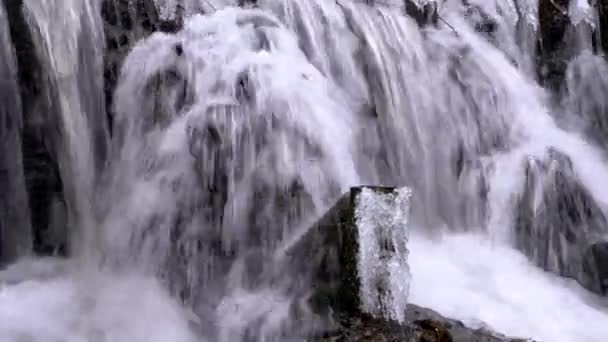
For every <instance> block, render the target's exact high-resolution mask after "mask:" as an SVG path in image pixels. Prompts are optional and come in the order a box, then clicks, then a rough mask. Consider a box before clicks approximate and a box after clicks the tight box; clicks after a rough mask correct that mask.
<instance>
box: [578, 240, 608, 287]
mask: <svg viewBox="0 0 608 342" xmlns="http://www.w3.org/2000/svg"><path fill="white" fill-rule="evenodd" d="M583 272H584V276H585V283H586V286H587V287H588V288H589V289H591V290H592V291H594V292H596V293H600V294H603V295H608V242H599V243H596V244H593V245H591V247H589V248H588V249H587V251H586V252H585V254H584V256H583Z"/></svg>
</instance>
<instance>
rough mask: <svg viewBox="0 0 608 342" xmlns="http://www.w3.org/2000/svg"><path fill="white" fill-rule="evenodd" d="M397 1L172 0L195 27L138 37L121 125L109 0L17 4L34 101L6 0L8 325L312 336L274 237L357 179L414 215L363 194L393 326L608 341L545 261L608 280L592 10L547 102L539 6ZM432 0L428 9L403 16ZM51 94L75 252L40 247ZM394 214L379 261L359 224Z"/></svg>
mask: <svg viewBox="0 0 608 342" xmlns="http://www.w3.org/2000/svg"><path fill="white" fill-rule="evenodd" d="M9 1H10V0H9ZM104 1H106V0H104ZM107 1H110V0H107ZM125 2H126V1H125ZM406 3H407V4H406V6H404V2H402V1H397V0H387V1H352V0H338V1H327V0H287V1H277V0H259V1H234V3H233V2H231V1H211V0H204V1H197V0H190V1H169V0H163V1H161V0H158V1H156V5H157V6H158V8H159V10H160V16H161V17H162V18H163V19H164V20H175V19H176V18H179V19H180V20H181V19H182V18H183V19H184V26H183V28H182V29H181V30H179V31H177V32H174V33H160V32H159V33H155V34H153V35H152V36H150V37H148V38H146V39H144V40H142V41H140V42H138V43H137V44H136V45H135V46H133V48H132V49H131V51H130V52H129V55H128V56H127V57H126V59H125V60H124V62H123V64H122V68H121V72H120V77H119V79H118V84H117V86H116V88H115V90H114V94H113V96H112V101H113V103H112V108H111V113H112V130H111V131H112V136H111V138H110V137H109V133H108V129H107V126H106V120H105V119H106V108H104V107H105V106H104V104H103V99H104V93H103V89H104V87H103V84H102V80H103V60H102V57H101V56H102V44H103V40H104V37H103V34H102V31H101V30H102V27H101V26H102V22H101V17H100V14H101V13H100V12H101V6H100V1H63V2H57V1H50V0H49V1H43V0H38V1H35V0H24V1H23V6H20V7H19V11H20V13H22V15H23V17H24V18H25V21H26V23H27V28H28V30H29V32H30V35H31V37H32V41H33V44H34V45H35V56H36V60H37V63H39V64H40V66H41V68H42V69H43V70H44V72H43V75H44V77H42V80H41V84H42V85H41V88H42V89H43V91H42V93H43V94H44V96H41V98H42V99H41V100H38V101H40V103H41V105H40V106H38V107H36V108H37V109H36V108H35V109H34V110H30V111H28V112H26V111H23V110H22V108H21V107H20V106H19V97H20V94H19V91H18V87H19V85H18V81H19V80H18V79H17V78H18V76H17V73H16V71H15V70H16V68H17V65H18V63H17V61H16V59H17V58H16V57H15V56H19V52H20V51H16V50H15V51H14V50H13V47H12V46H13V44H14V40H15V39H14V37H13V38H11V35H10V34H6V32H8V31H7V30H5V28H7V27H8V26H9V20H15V19H12V18H8V17H7V16H6V14H5V12H4V9H5V7H6V8H11V9H14V7H9V6H15V5H14V4H15V3H13V4H8V2H7V1H5V2H4V4H3V5H0V44H1V45H0V56H1V57H2V61H0V75H2V76H3V77H2V79H0V82H1V83H0V90H1V91H2V93H0V105H2V106H3V107H1V108H0V114H2V115H3V116H2V117H1V118H0V124H1V126H0V139H2V141H1V143H2V147H1V151H3V152H6V153H3V154H2V155H0V171H2V173H1V174H0V175H2V179H0V186H1V188H0V189H1V190H2V191H3V192H4V194H7V196H4V198H2V199H0V209H2V210H3V211H1V212H0V246H1V247H2V249H1V250H0V256H1V257H2V258H3V259H5V260H9V259H11V260H12V259H14V258H15V257H17V256H21V257H23V260H21V261H18V262H17V263H14V264H12V265H10V266H9V267H8V268H6V269H5V270H3V271H0V286H2V287H1V288H0V339H2V340H3V341H4V340H6V341H19V340H22V339H28V338H29V339H30V340H34V341H49V340H51V341H52V340H66V339H78V338H79V339H83V340H86V341H168V340H171V341H198V340H210V341H240V340H242V341H258V340H264V341H267V340H279V341H285V340H302V339H304V337H305V336H308V335H310V334H311V333H313V332H315V331H317V329H321V328H323V327H324V324H325V323H326V322H324V319H323V318H321V317H318V316H316V315H315V314H313V312H312V311H311V310H310V308H309V307H308V305H307V304H306V301H305V298H306V296H307V294H308V292H309V290H310V288H311V286H312V284H309V283H305V282H304V283H302V282H300V281H298V280H295V279H299V278H298V277H296V274H294V273H295V271H291V270H287V269H285V267H280V265H281V260H278V259H280V257H281V255H282V254H281V253H280V251H282V250H283V247H284V246H285V244H289V243H293V241H294V239H296V240H297V238H298V237H299V236H301V234H302V231H305V230H306V229H307V227H309V226H310V225H311V224H312V223H313V222H315V221H316V219H317V218H319V217H320V216H321V215H322V214H323V212H324V211H325V210H327V209H328V208H329V207H330V206H331V205H332V204H333V203H334V202H335V201H336V200H337V199H338V198H339V196H340V195H341V194H342V193H344V192H345V191H346V190H347V189H348V188H349V187H350V186H353V185H358V184H383V185H391V186H394V185H398V186H407V187H409V188H411V190H412V192H411V217H410V218H409V220H406V219H407V217H395V216H391V215H390V214H389V212H388V211H387V210H386V208H385V207H383V206H381V205H380V204H379V201H380V199H379V198H380V197H378V198H376V196H374V195H373V194H366V195H364V196H363V197H361V202H360V203H359V207H360V208H359V209H360V211H359V212H358V214H357V215H358V224H359V225H360V227H359V230H360V235H361V238H362V239H364V240H363V241H361V243H360V244H361V248H362V249H361V252H362V254H361V255H360V256H361V259H360V260H359V262H360V265H359V270H360V272H364V273H365V274H364V275H363V278H365V279H367V280H369V281H372V280H371V279H375V278H376V276H377V275H376V273H378V274H379V273H383V272H384V273H386V272H388V273H390V276H389V277H388V279H389V282H391V283H390V284H389V285H388V286H389V287H390V288H391V289H392V291H391V292H390V296H389V297H390V298H389V297H386V298H379V299H378V298H376V299H374V298H372V297H371V296H368V297H365V296H366V294H367V295H369V293H367V292H365V291H367V290H369V288H366V286H367V285H369V284H367V285H365V284H364V286H363V290H362V296H363V298H364V300H363V302H364V308H365V309H368V310H369V311H372V313H381V312H389V314H388V316H390V317H392V318H396V319H398V320H400V319H401V318H402V312H403V310H405V305H406V303H407V302H412V303H416V304H419V305H422V306H427V307H430V308H433V309H436V310H438V311H440V312H441V313H442V314H445V315H447V316H450V317H454V318H458V319H461V320H463V321H464V322H465V323H467V324H469V325H471V326H477V325H480V324H481V325H484V326H487V327H490V328H491V329H495V330H497V331H499V332H501V333H505V334H508V335H519V336H523V337H532V338H536V339H540V340H543V341H574V340H577V341H604V340H606V339H607V338H608V329H606V328H605V327H606V326H608V303H607V302H606V300H605V299H603V298H600V297H597V296H595V295H591V294H588V293H584V292H583V290H582V289H579V288H578V287H577V285H575V284H573V283H571V282H569V281H566V280H564V279H561V280H560V278H559V277H558V276H557V275H551V274H549V273H544V272H543V271H541V269H540V268H538V267H537V266H533V265H534V264H536V265H538V266H541V267H543V268H545V269H547V270H550V271H553V272H554V273H558V274H559V275H565V276H569V277H575V278H576V279H577V280H579V281H581V282H582V283H585V282H586V281H589V284H592V285H589V286H588V287H590V288H595V287H594V286H600V288H598V289H597V291H598V292H600V291H602V288H601V285H597V284H598V281H601V280H602V279H599V280H598V279H595V278H594V279H586V278H584V277H583V275H582V274H583V273H585V274H586V271H587V270H586V269H585V267H584V265H585V264H584V262H585V260H586V259H585V258H586V256H585V254H584V252H585V251H586V250H587V248H588V247H589V245H590V244H594V243H602V242H606V241H608V224H607V222H608V221H607V220H606V218H605V216H606V215H607V214H608V211H607V210H608V193H607V192H606V191H604V189H603V185H604V184H603V181H602V180H603V179H605V178H606V177H608V164H606V162H605V151H603V150H602V149H601V148H602V147H605V143H606V141H605V140H604V135H605V132H606V131H605V130H604V128H605V126H604V124H603V123H604V122H605V119H604V118H603V117H601V114H606V113H607V112H606V108H608V105H606V103H605V100H604V99H603V96H602V92H601V89H605V88H606V85H607V84H608V82H606V81H605V80H604V78H605V77H604V76H605V75H603V72H604V71H605V70H608V66H607V64H606V61H605V59H603V58H602V56H598V55H595V54H593V51H592V48H593V46H592V45H593V44H592V43H588V42H591V41H592V39H591V36H590V35H591V34H590V33H586V32H587V31H585V30H586V29H584V28H582V26H580V25H578V24H580V23H584V24H585V23H586V24H588V25H589V27H591V28H593V27H596V26H597V18H596V16H597V13H594V11H592V9H591V8H590V7H589V6H586V3H585V2H583V1H579V2H570V9H569V14H570V17H571V21H572V22H573V23H576V25H574V26H575V27H576V29H575V30H574V31H573V34H571V35H570V36H569V38H568V39H567V40H566V41H567V42H569V45H568V47H569V49H568V51H567V54H566V55H571V56H572V58H571V60H570V61H569V65H568V66H567V68H566V69H567V70H566V71H565V72H564V84H565V86H564V87H563V89H558V90H557V91H558V92H561V93H560V94H562V97H561V101H553V100H552V99H551V97H550V96H548V93H547V91H546V90H545V89H543V88H542V87H541V86H540V85H539V81H538V80H537V77H536V76H535V70H536V61H537V58H538V56H546V55H548V54H549V53H550V51H549V49H548V48H546V47H545V48H544V49H541V51H537V49H536V42H537V40H538V35H539V34H540V33H539V31H540V30H541V29H542V27H541V26H542V25H541V24H540V23H539V22H542V20H539V18H540V17H541V15H540V14H539V12H538V9H539V6H543V4H544V3H545V2H544V1H539V2H537V1H535V0H518V1H511V0H493V1H456V0H454V1H412V2H410V1H406ZM552 3H553V5H555V6H558V7H556V8H557V9H558V10H560V11H561V10H562V9H561V7H559V6H560V4H559V3H555V2H552ZM131 4H132V5H133V6H139V4H140V2H131ZM412 4H413V5H412ZM236 5H239V6H241V7H236ZM423 5H424V6H431V7H428V8H438V12H437V13H436V17H437V19H438V20H437V23H436V25H434V24H432V21H433V19H432V18H430V17H429V16H424V18H423V17H418V20H415V19H414V18H412V17H410V16H406V15H404V12H405V8H406V7H407V8H409V9H417V8H422V6H423ZM424 8H427V7H424ZM541 8H542V7H541ZM201 12H203V14H201ZM13 13H15V12H14V11H13ZM566 14H568V11H567V12H566ZM55 18H62V20H56V19H55ZM122 19H123V20H124V18H122ZM427 23H428V25H426V24H427ZM125 25H126V24H125ZM127 26H128V25H127ZM574 33H575V34H574ZM545 45H546V44H545ZM21 53H22V51H21ZM539 74H541V75H542V74H543V72H540V73H539ZM596 74H598V75H599V76H598V77H599V78H597V79H596V80H594V79H593V77H594V76H595V75H596ZM21 96H23V95H21ZM21 101H28V99H26V98H21ZM36 110H38V112H36V113H37V115H39V116H40V117H42V118H43V121H44V122H45V123H46V125H45V126H44V127H46V140H47V141H48V145H50V147H49V149H50V150H52V154H53V156H54V158H56V162H57V164H58V166H59V173H60V177H61V180H62V184H63V194H64V196H65V198H64V202H65V209H64V210H65V211H66V214H67V222H66V223H64V225H67V227H64V229H67V230H68V231H69V232H70V243H71V246H72V248H70V249H69V250H70V257H69V258H68V259H54V258H51V259H32V258H30V255H29V254H30V253H29V249H31V247H30V245H28V241H30V240H31V231H32V228H31V226H30V222H29V217H28V215H27V211H28V210H27V209H26V208H25V207H26V205H25V204H21V203H24V202H26V200H25V197H26V196H27V195H28V194H27V193H25V192H26V189H25V186H24V185H23V180H22V178H23V166H21V163H22V162H21V161H20V159H21V158H22V157H21V156H20V148H19V145H20V144H21V142H20V137H19V133H18V132H19V127H20V126H19V125H20V122H21V115H22V111H23V112H24V113H25V114H23V115H25V116H28V115H29V116H32V115H33V114H31V112H32V111H36ZM598 113H601V114H598ZM590 122H591V124H590ZM602 133H603V134H602ZM586 137H590V139H589V140H587V138H586ZM5 170H7V172H4V171H5ZM26 171H27V170H26ZM5 175H6V176H5ZM26 176H27V175H26ZM403 191H405V190H403ZM29 195H30V196H32V194H31V193H30V194H29ZM404 196H405V195H404ZM405 197H407V203H406V204H405V203H401V202H399V203H398V205H397V206H396V207H395V208H397V207H398V208H404V207H409V204H410V203H409V190H408V196H405ZM7 199H8V201H7ZM366 208H367V209H369V210H367V209H366ZM370 208H372V209H374V208H375V209H378V210H371V209H370ZM363 209H366V210H363ZM58 210H61V209H58ZM408 211H409V208H407V210H405V209H404V212H408ZM370 213H373V215H375V216H373V217H371V216H366V215H370ZM396 216H399V215H396ZM378 220H383V221H389V222H390V224H388V223H387V222H379V221H378ZM407 221H409V223H408V225H409V226H410V227H409V228H406V227H405V226H406V224H405V223H407ZM381 223H382V224H381ZM378 227H384V228H385V227H391V232H390V233H391V234H393V235H392V241H393V243H394V244H395V247H394V249H395V251H397V252H398V254H397V255H393V256H392V257H390V258H389V259H390V260H389V262H388V264H387V265H388V268H387V269H380V268H379V267H378V265H377V264H375V263H377V259H379V258H381V257H382V256H381V254H382V253H381V252H382V251H380V250H378V249H377V246H375V245H374V243H373V242H372V241H368V240H365V239H366V236H369V238H370V239H373V238H377V234H378V233H377V232H375V233H374V231H377V230H378V229H379V228H378ZM406 229H408V230H410V231H411V233H410V235H411V236H410V238H409V239H408V238H407V234H406V232H405V230H406ZM384 234H388V232H384ZM406 241H407V242H406ZM14 246H16V247H14ZM322 247H323V246H319V248H322ZM407 249H409V250H410V252H409V253H408V252H407ZM517 250H519V251H521V252H518V251H517ZM521 253H523V254H525V255H527V258H526V257H524V255H522V254H521ZM406 254H407V255H409V256H408V257H407V258H406ZM0 261H4V260H0ZM302 262H305V261H302ZM406 264H408V265H409V272H408V270H407V268H408V266H406ZM410 273H411V279H410ZM366 277H367V278H366ZM581 279H582V280H581ZM367 280H366V281H367ZM407 282H411V288H410V291H407V288H408V287H409V284H405V283H407ZM585 285H588V284H586V283H585ZM370 286H371V285H370ZM167 289H168V291H167ZM366 289H367V290H366ZM368 292H369V291H368ZM408 292H409V296H408ZM375 300H379V301H380V303H376V302H375ZM378 305H379V306H384V308H383V309H382V310H379V312H374V311H375V309H377V308H378ZM558 313H560V314H558Z"/></svg>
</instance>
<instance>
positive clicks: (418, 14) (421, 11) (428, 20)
mask: <svg viewBox="0 0 608 342" xmlns="http://www.w3.org/2000/svg"><path fill="white" fill-rule="evenodd" d="M405 13H406V14H407V15H409V16H410V17H412V18H414V20H416V23H417V24H418V26H420V27H424V26H426V25H436V24H437V21H438V20H439V14H438V13H437V3H435V2H434V1H429V2H427V3H425V4H423V5H418V4H417V3H416V1H414V0H405Z"/></svg>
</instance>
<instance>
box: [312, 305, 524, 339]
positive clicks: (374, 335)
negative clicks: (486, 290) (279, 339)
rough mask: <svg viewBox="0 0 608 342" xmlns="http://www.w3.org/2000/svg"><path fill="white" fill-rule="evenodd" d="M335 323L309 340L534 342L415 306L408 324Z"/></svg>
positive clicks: (357, 319) (353, 318) (355, 318)
mask: <svg viewBox="0 0 608 342" xmlns="http://www.w3.org/2000/svg"><path fill="white" fill-rule="evenodd" d="M336 322H337V326H336V327H335V330H333V331H332V332H329V333H326V335H325V336H323V337H318V338H313V339H310V341H315V342H317V341H318V342H330V341H331V342H338V341H340V342H346V341H361V342H363V341H365V342H368V341H369V342H371V341H374V342H375V341H395V342H397V341H399V342H523V341H528V342H531V340H524V339H516V338H509V337H506V336H503V335H501V334H497V333H494V332H491V331H489V330H485V329H471V328H467V327H466V326H465V325H464V324H463V323H462V322H460V321H457V320H453V319H449V318H445V317H443V316H441V315H440V314H439V313H437V312H435V311H433V310H429V309H425V308H422V307H419V306H417V305H413V304H410V305H408V310H407V311H406V321H405V322H404V323H403V324H398V323H397V322H394V321H387V320H383V319H378V318H373V317H371V316H369V315H366V314H351V315H341V314H337V315H336Z"/></svg>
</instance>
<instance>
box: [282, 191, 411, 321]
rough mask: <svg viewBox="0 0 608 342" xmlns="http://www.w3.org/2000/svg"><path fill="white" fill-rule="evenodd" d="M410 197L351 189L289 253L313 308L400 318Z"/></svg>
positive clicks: (406, 274) (406, 280) (407, 277)
mask: <svg viewBox="0 0 608 342" xmlns="http://www.w3.org/2000/svg"><path fill="white" fill-rule="evenodd" d="M410 194H411V192H410V190H409V189H407V188H401V189H395V188H386V187H355V188H351V190H350V191H349V192H348V193H347V194H345V195H344V196H342V198H341V199H340V200H339V201H338V202H337V203H336V204H335V205H334V206H333V207H332V208H331V209H330V210H329V211H328V212H327V213H326V214H325V216H323V217H322V218H321V219H320V220H319V221H318V222H317V223H316V224H315V225H314V226H313V227H312V228H310V229H309V230H308V231H307V232H306V234H305V235H304V236H302V238H301V239H299V241H298V242H297V243H296V244H294V245H293V246H292V247H291V248H290V249H289V250H288V251H287V254H288V256H289V258H288V259H289V260H290V262H289V264H290V267H291V268H292V270H294V269H297V270H298V272H295V273H297V274H298V275H299V281H298V283H300V284H304V283H308V282H310V284H311V285H312V288H313V295H312V302H313V306H314V307H315V309H316V310H320V311H324V310H326V309H328V308H331V309H333V310H336V311H339V312H351V313H354V312H361V311H363V312H367V313H370V314H372V315H374V316H379V317H383V318H387V319H394V320H398V321H400V320H402V319H403V315H404V311H405V306H406V303H407V296H408V291H409V281H410V273H409V268H408V265H407V247H406V245H407V238H408V227H407V221H408V216H409V206H410V202H409V199H410ZM300 281H301V282H300Z"/></svg>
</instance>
